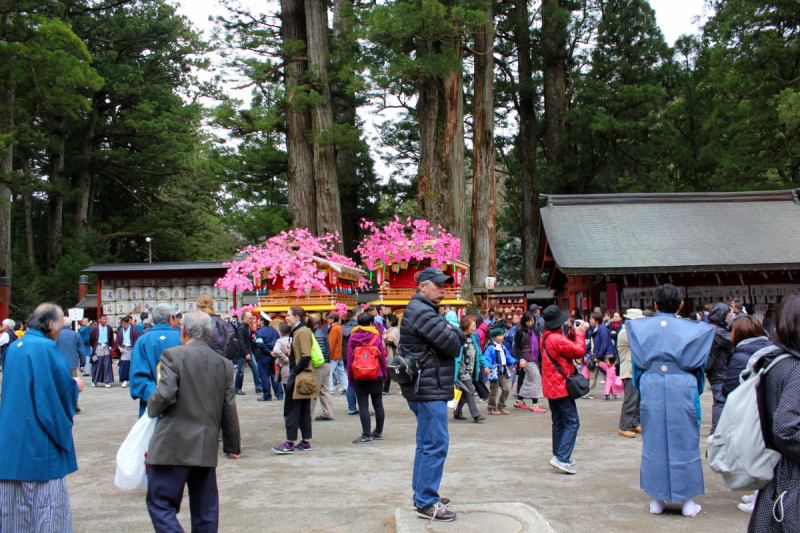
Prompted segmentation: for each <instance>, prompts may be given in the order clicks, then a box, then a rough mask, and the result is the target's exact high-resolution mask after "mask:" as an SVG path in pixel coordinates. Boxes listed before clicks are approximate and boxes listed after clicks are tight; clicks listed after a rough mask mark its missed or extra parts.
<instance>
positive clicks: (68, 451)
mask: <svg viewBox="0 0 800 533" xmlns="http://www.w3.org/2000/svg"><path fill="white" fill-rule="evenodd" d="M63 321H64V313H63V312H62V310H61V308H60V307H58V306H57V305H55V304H50V303H45V304H41V305H39V306H38V307H37V308H36V309H35V310H34V312H33V314H32V315H31V316H30V318H28V327H29V329H28V331H27V332H26V334H25V336H24V337H22V338H21V339H15V340H14V341H13V342H12V343H11V346H10V347H9V349H8V352H7V353H6V368H5V371H4V372H3V387H2V393H0V511H2V512H0V530H2V531H38V532H47V533H51V532H52V533H56V532H58V533H64V532H71V531H72V530H73V526H72V511H71V508H70V504H69V496H68V494H67V484H66V476H67V475H69V474H71V473H72V472H75V471H76V470H78V463H77V460H76V458H75V444H74V442H73V439H72V424H73V417H74V416H75V409H76V407H77V405H78V393H79V392H80V391H81V390H82V389H83V381H81V380H80V379H79V378H73V377H72V376H70V371H69V364H68V363H67V359H66V358H65V357H64V356H63V355H62V353H61V352H60V351H59V349H58V347H57V346H56V343H55V339H57V338H58V334H59V333H60V332H61V328H62V327H63Z"/></svg>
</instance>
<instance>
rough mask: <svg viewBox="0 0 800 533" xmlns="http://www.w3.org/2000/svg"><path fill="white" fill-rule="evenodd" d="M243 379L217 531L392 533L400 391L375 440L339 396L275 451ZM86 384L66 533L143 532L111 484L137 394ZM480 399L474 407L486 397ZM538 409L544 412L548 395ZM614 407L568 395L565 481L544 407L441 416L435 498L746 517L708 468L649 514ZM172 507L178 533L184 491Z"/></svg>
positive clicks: (662, 520)
mask: <svg viewBox="0 0 800 533" xmlns="http://www.w3.org/2000/svg"><path fill="white" fill-rule="evenodd" d="M115 372H116V366H115ZM85 379H88V378H85ZM251 380H252V376H250V373H249V372H247V373H246V374H245V391H246V393H247V395H246V396H238V397H237V406H238V409H239V419H240V425H241V428H242V439H243V441H244V443H245V450H244V452H243V454H242V457H241V459H239V460H236V461H233V460H228V459H226V458H224V457H223V456H222V455H221V453H220V460H219V467H218V469H217V479H218V483H219V492H220V531H222V532H226V533H227V532H238V531H242V532H251V531H259V532H265V531H275V532H278V531H290V530H291V531H307V532H312V531H325V532H383V531H394V530H395V527H394V516H395V510H396V509H397V508H398V507H402V506H410V505H411V488H410V487H411V468H412V464H413V455H414V434H415V430H416V423H415V420H414V417H413V414H412V413H411V412H410V411H409V409H408V406H407V404H406V402H405V400H404V399H403V398H402V397H401V396H397V395H395V394H394V393H395V392H397V386H396V385H394V384H393V385H392V393H391V395H389V396H384V397H383V399H384V402H385V406H386V413H387V421H386V428H385V430H384V436H385V438H386V440H384V441H383V442H376V443H374V444H372V445H362V446H355V445H353V444H351V441H352V440H353V439H355V438H356V437H358V435H359V434H360V423H359V420H358V417H357V416H348V415H347V409H346V406H347V404H346V399H345V398H344V397H343V396H340V395H337V396H335V398H334V415H335V420H334V421H333V422H315V423H314V426H313V431H314V438H313V440H312V445H313V448H314V449H313V451H311V452H307V453H299V452H298V453H297V454H295V455H290V456H276V455H274V454H273V452H272V451H271V450H270V447H271V446H273V445H276V444H280V443H282V442H283V441H284V440H285V433H284V425H283V416H282V414H283V410H282V409H283V403H282V402H278V401H272V402H257V401H256V398H257V397H258V396H257V395H256V394H255V393H254V392H253V385H252V381H251ZM87 385H88V386H87V387H86V389H85V390H84V392H83V394H81V398H80V405H81V408H82V409H83V413H81V414H80V415H77V416H76V421H75V427H74V430H73V433H74V438H75V447H76V449H77V455H78V466H79V470H78V471H77V472H75V473H74V474H72V475H70V476H68V477H67V484H68V487H69V493H70V501H71V503H72V512H73V516H74V524H75V531H76V532H95V531H114V532H124V531H131V532H142V531H148V530H152V526H151V525H150V520H149V516H148V514H147V508H146V506H145V489H137V490H134V491H131V492H123V491H121V490H119V489H117V488H116V487H115V486H114V471H115V457H116V453H117V449H118V448H119V446H120V444H121V443H122V441H123V440H124V438H125V436H126V435H127V433H128V431H129V430H130V428H131V427H132V426H133V424H134V423H135V422H136V418H137V414H138V403H137V402H134V401H133V400H131V398H130V395H129V391H128V389H122V388H121V387H120V385H119V383H115V384H114V386H113V387H112V388H111V389H106V388H92V387H91V384H90V383H88V382H87ZM702 404H703V422H704V423H703V429H702V434H703V435H707V434H708V429H709V426H710V414H711V394H710V393H708V392H706V394H704V395H703V396H702ZM478 405H479V406H480V409H481V411H482V412H485V410H486V404H485V403H480V404H478ZM542 405H543V407H545V408H547V404H546V401H543V402H542ZM621 405H622V401H621V400H617V401H609V402H602V401H600V400H591V401H589V400H582V401H580V402H579V413H580V418H581V428H580V432H579V435H578V443H577V447H576V449H575V454H574V458H575V459H576V461H577V466H576V468H577V470H578V474H577V475H575V476H566V475H563V474H560V473H558V472H557V471H556V470H555V469H553V468H552V467H551V466H550V465H549V464H548V461H549V460H550V457H551V456H552V452H551V442H550V430H551V425H550V413H549V409H548V413H545V414H534V413H531V412H529V411H522V410H512V413H511V415H510V416H492V417H487V420H486V422H485V423H484V424H475V423H473V422H472V421H469V422H458V421H453V420H452V412H451V419H450V453H449V455H448V459H447V464H446V465H445V474H444V479H443V481H442V487H441V490H440V493H441V494H442V495H444V496H447V497H449V498H451V499H452V500H453V502H454V503H460V504H476V503H494V502H498V503H499V502H522V503H525V504H527V505H530V506H531V507H534V508H535V509H536V510H538V511H539V512H540V513H541V514H542V516H544V518H545V519H546V520H548V521H549V523H550V524H551V526H552V527H553V528H554V529H555V530H556V531H559V532H569V531H582V530H595V531H631V532H633V531H637V532H640V531H643V530H644V529H646V530H647V531H648V533H652V532H657V531H664V532H669V533H677V532H681V531H686V532H691V533H696V532H698V531H701V532H709V533H712V532H719V533H731V532H734V531H744V530H745V529H746V527H747V523H748V520H749V515H746V514H745V513H742V512H741V511H739V510H738V509H737V508H736V504H737V502H739V501H740V497H741V495H742V493H733V492H731V491H729V490H728V489H727V487H725V485H724V483H723V482H722V480H721V478H720V477H719V476H718V475H716V474H714V473H713V472H711V471H710V470H709V469H708V467H706V468H705V483H706V491H707V494H706V495H705V496H701V497H699V498H698V499H697V501H698V502H699V503H700V504H701V505H702V506H703V511H704V512H703V514H700V515H698V516H697V517H695V518H684V517H682V516H681V515H680V509H679V508H677V507H670V508H668V511H667V512H665V514H664V515H662V516H658V517H657V516H652V515H650V514H649V513H648V512H647V509H648V503H649V501H650V500H649V498H648V497H647V495H645V494H644V492H642V491H641V490H640V489H639V462H640V457H641V439H640V438H636V439H626V438H623V437H619V436H618V435H617V424H618V421H619V410H620V407H621ZM702 449H703V452H705V443H704V442H703V443H702ZM220 452H221V450H220ZM179 516H180V518H181V523H182V524H183V525H184V527H185V528H187V530H188V529H189V523H190V522H189V515H188V495H186V496H185V499H184V504H183V511H182V512H181V513H180V515H179Z"/></svg>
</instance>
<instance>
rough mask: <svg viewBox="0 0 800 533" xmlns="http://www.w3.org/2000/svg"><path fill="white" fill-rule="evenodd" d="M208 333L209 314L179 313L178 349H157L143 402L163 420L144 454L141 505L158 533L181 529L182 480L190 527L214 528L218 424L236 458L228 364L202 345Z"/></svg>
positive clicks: (237, 439) (231, 455)
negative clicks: (154, 374) (152, 385)
mask: <svg viewBox="0 0 800 533" xmlns="http://www.w3.org/2000/svg"><path fill="white" fill-rule="evenodd" d="M213 331H214V322H213V321H212V319H211V317H210V316H209V315H208V314H206V313H204V312H201V311H197V312H194V313H187V314H186V316H184V318H183V328H182V329H181V344H182V346H176V347H174V348H169V349H167V350H164V352H163V353H162V355H161V362H160V363H159V365H158V386H157V387H156V390H155V392H154V393H153V394H152V395H151V396H150V399H149V400H148V401H147V412H148V414H149V415H150V416H151V417H161V418H160V420H159V421H158V424H157V425H156V429H155V433H153V438H152V439H151V440H150V448H149V450H148V453H147V464H148V481H147V509H148V511H149V512H150V519H151V520H152V522H153V527H154V528H155V530H156V532H162V531H164V532H166V531H169V532H172V531H182V529H181V526H180V524H179V522H178V518H177V514H178V510H179V509H180V504H181V499H182V498H183V490H184V486H185V485H188V486H189V510H190V513H191V516H192V531H217V529H218V527H219V492H218V491H217V475H216V467H217V460H218V455H219V432H220V429H222V439H223V451H224V452H225V454H227V456H228V458H229V459H238V458H239V453H240V442H241V440H240V436H239V416H238V414H237V413H236V399H235V398H236V396H235V390H234V386H233V364H232V363H231V362H230V361H229V360H228V359H225V358H223V357H220V356H219V355H218V354H217V352H215V351H214V350H213V349H211V348H210V347H209V346H208V344H207V341H208V339H209V338H210V337H211V335H212V333H213Z"/></svg>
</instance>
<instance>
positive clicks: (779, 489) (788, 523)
mask: <svg viewBox="0 0 800 533" xmlns="http://www.w3.org/2000/svg"><path fill="white" fill-rule="evenodd" d="M771 329H772V331H771V336H770V338H771V339H772V342H773V343H774V344H775V349H774V350H772V351H768V350H763V351H760V352H757V353H756V354H754V355H753V359H755V360H751V361H750V362H749V363H748V365H750V364H752V365H753V366H754V368H755V371H758V370H760V369H761V368H765V367H766V366H768V365H769V364H770V363H771V362H772V361H774V360H775V358H776V357H779V356H781V355H783V354H785V353H790V354H792V356H793V357H787V358H786V359H783V360H782V361H779V362H778V363H777V364H776V365H775V366H774V367H773V368H772V369H771V370H770V371H769V372H767V374H766V375H765V377H764V390H765V394H764V396H765V398H764V404H765V405H764V410H763V411H762V414H761V416H762V417H763V418H762V419H761V422H762V424H763V425H765V426H766V429H765V432H764V441H765V443H766V445H767V448H769V449H771V450H776V451H778V452H780V453H781V455H782V457H781V460H780V461H779V462H778V464H777V465H776V466H775V474H774V477H773V478H772V481H771V482H770V484H769V485H767V486H766V487H764V488H763V489H761V490H760V491H759V492H758V497H757V499H756V505H755V509H754V510H753V516H752V517H751V518H750V525H749V526H748V528H747V531H748V532H749V533H771V532H773V531H774V532H776V533H777V532H789V531H800V431H798V428H800V413H799V412H798V408H797V406H798V399H800V296H797V295H795V296H791V297H789V298H787V299H786V300H784V301H783V302H782V303H781V304H780V306H778V310H777V311H775V318H774V319H773V321H772V325H771ZM767 351H768V353H766V354H765V353H764V352H767ZM762 354H763V355H762ZM759 403H760V402H759Z"/></svg>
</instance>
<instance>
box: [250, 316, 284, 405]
mask: <svg viewBox="0 0 800 533" xmlns="http://www.w3.org/2000/svg"><path fill="white" fill-rule="evenodd" d="M271 321H272V318H270V316H269V315H268V314H267V313H266V312H264V311H261V313H260V314H259V316H258V330H257V331H256V362H257V364H258V377H259V378H260V379H261V387H262V388H263V389H264V394H263V395H262V396H261V398H259V399H258V401H259V402H269V401H272V390H274V391H275V397H276V398H277V399H279V400H282V399H283V388H282V387H281V383H280V380H278V381H275V379H274V378H275V358H273V357H272V349H273V348H274V347H275V343H276V342H277V341H278V338H279V337H280V335H278V331H277V330H276V329H275V328H273V327H272V326H270V325H269V323H270V322H271Z"/></svg>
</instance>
